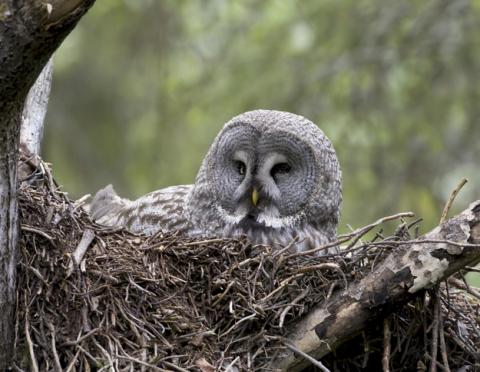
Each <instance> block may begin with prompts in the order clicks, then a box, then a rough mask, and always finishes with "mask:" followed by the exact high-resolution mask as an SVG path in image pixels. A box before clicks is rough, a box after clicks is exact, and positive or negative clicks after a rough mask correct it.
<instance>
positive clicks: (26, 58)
mask: <svg viewBox="0 0 480 372" xmlns="http://www.w3.org/2000/svg"><path fill="white" fill-rule="evenodd" d="M93 3H94V0H81V1H80V0H63V1H62V0H50V1H48V0H46V1H36V0H0V40H1V42H0V61H1V65H0V370H2V371H3V370H5V369H6V368H7V367H8V365H9V361H10V358H11V356H12V349H13V336H14V334H13V325H14V322H13V320H14V309H15V275H16V272H15V266H16V245H17V241H18V217H17V200H16V186H17V158H18V147H19V137H20V123H21V120H22V111H23V106H24V102H25V100H26V97H27V93H28V91H29V90H30V87H31V86H32V84H33V83H34V81H35V80H36V78H37V76H38V75H39V73H40V71H41V70H42V69H43V67H44V66H45V64H46V63H47V61H48V60H49V59H50V57H51V55H52V53H53V52H54V51H55V50H56V49H57V48H58V46H59V45H60V43H61V42H62V41H63V39H64V38H65V36H66V35H67V34H68V33H69V32H70V31H71V30H72V29H73V28H74V27H75V25H76V23H77V22H78V20H79V19H80V18H81V17H82V15H83V14H85V12H86V11H87V10H88V9H89V7H90V6H91V5H92V4H93Z"/></svg>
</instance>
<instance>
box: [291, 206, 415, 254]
mask: <svg viewBox="0 0 480 372" xmlns="http://www.w3.org/2000/svg"><path fill="white" fill-rule="evenodd" d="M414 216H415V214H414V213H413V212H402V213H397V214H394V215H391V216H387V217H383V218H379V219H378V220H376V221H375V222H373V223H371V224H370V225H367V226H364V227H361V228H359V229H357V230H355V231H353V232H351V233H348V234H345V235H340V236H339V238H338V239H337V240H336V241H335V242H332V243H328V244H325V245H322V246H320V247H317V248H313V249H310V250H308V251H303V252H298V253H294V254H291V255H289V256H287V257H288V258H292V257H299V256H307V255H311V254H313V253H317V252H319V251H323V250H326V249H328V248H332V247H335V246H338V245H340V244H342V243H345V242H347V241H349V240H350V239H351V238H353V237H357V236H360V237H361V236H362V235H364V234H365V233H366V232H368V231H370V230H371V229H373V228H374V227H376V226H378V225H381V224H382V223H385V222H388V221H392V220H396V219H398V218H404V217H414Z"/></svg>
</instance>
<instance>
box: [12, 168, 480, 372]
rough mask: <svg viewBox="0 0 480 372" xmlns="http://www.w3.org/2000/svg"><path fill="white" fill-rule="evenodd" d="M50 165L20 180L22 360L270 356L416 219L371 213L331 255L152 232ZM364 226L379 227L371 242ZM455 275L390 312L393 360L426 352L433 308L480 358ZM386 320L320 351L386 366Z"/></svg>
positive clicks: (343, 365)
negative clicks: (386, 221) (115, 226)
mask: <svg viewBox="0 0 480 372" xmlns="http://www.w3.org/2000/svg"><path fill="white" fill-rule="evenodd" d="M41 168H42V172H40V173H41V174H40V177H38V176H37V177H34V178H31V179H30V181H31V182H30V183H32V180H34V179H35V180H34V183H35V187H32V186H29V183H28V182H23V183H22V186H21V187H20V193H19V203H20V212H21V229H22V234H21V240H20V257H19V265H18V294H17V299H18V300H17V301H18V303H17V319H16V330H17V337H16V343H15V364H14V367H15V368H16V369H23V370H40V371H48V370H56V371H59V370H68V371H89V370H97V371H100V370H112V368H113V369H114V370H119V371H133V370H142V369H143V370H153V371H165V370H170V371H190V370H195V371H199V370H201V371H203V372H210V371H215V370H225V369H228V368H229V367H232V368H233V367H235V368H236V370H252V371H253V370H269V363H270V362H271V360H272V358H274V357H275V356H276V355H277V353H279V352H281V351H282V350H283V349H284V347H285V346H284V345H283V344H282V336H283V335H287V334H288V326H289V325H290V324H292V322H294V321H295V320H298V319H299V318H300V317H301V316H302V315H304V314H306V313H308V311H309V310H310V309H311V308H312V307H313V306H315V305H316V304H319V303H322V302H323V301H325V300H327V299H328V298H329V297H330V296H331V295H332V293H334V292H335V291H342V290H344V289H345V288H346V287H348V285H349V283H351V282H353V281H357V280H359V279H360V278H362V277H364V276H365V275H367V274H368V273H369V272H370V271H371V270H372V267H374V266H375V265H377V264H378V263H379V262H381V260H382V259H383V258H384V257H385V256H386V255H387V254H388V253H389V250H390V249H394V247H395V246H394V245H393V246H389V245H387V244H385V241H389V242H398V241H401V240H408V239H411V238H412V235H414V232H413V230H414V229H415V228H416V223H415V222H413V223H410V225H408V224H407V223H406V222H405V221H403V220H400V222H399V227H398V228H397V229H396V232H395V233H394V234H393V235H392V236H389V237H384V236H382V234H381V230H380V229H381V226H379V227H377V226H376V225H375V224H373V225H370V226H367V227H366V228H364V229H359V230H356V232H354V233H352V234H350V235H348V236H346V237H344V238H343V243H344V244H345V245H344V248H345V247H346V248H347V249H344V250H343V251H342V252H341V253H338V254H329V255H326V256H318V255H316V254H305V255H297V254H295V253H294V252H292V251H291V250H290V249H288V247H286V248H285V249H282V250H279V249H275V250H274V249H272V248H270V247H264V246H258V245H257V246H255V245H252V244H251V243H249V242H248V241H247V240H244V239H214V238H212V239H209V240H193V239H189V238H185V237H182V236H180V235H177V234H168V235H157V236H153V237H148V238H146V237H141V236H136V235H133V234H130V233H128V232H126V231H123V230H116V231H114V230H111V229H106V228H104V227H102V226H98V225H96V224H94V223H93V222H92V221H91V220H90V218H89V216H88V215H87V213H85V211H84V210H83V209H82V207H81V203H77V204H76V203H75V202H74V201H71V200H70V199H69V198H68V196H67V195H66V194H64V193H62V192H61V191H59V189H58V187H56V185H55V183H54V181H53V179H52V178H51V176H50V173H49V171H48V170H47V169H46V168H45V167H44V166H42V167H41ZM371 230H372V231H373V230H375V231H377V233H376V234H373V233H372V231H371ZM367 232H370V234H371V235H374V237H373V240H372V241H370V242H363V241H362V239H361V238H362V236H363V235H365V233H367ZM378 242H383V243H384V244H376V243H378ZM447 289H448V288H447V287H446V286H445V285H443V286H441V289H440V291H439V292H437V293H439V296H437V295H434V294H432V293H433V292H432V293H428V292H427V293H425V295H424V296H421V297H419V298H418V299H417V300H415V301H413V302H411V303H409V304H407V305H406V306H404V307H403V308H400V309H398V310H397V311H396V312H395V313H393V314H392V315H390V317H389V318H388V322H389V323H388V324H389V326H388V328H389V331H390V332H391V350H389V359H390V370H391V371H406V370H417V369H418V370H424V369H423V368H424V366H428V365H429V364H430V359H431V355H430V354H431V344H432V336H431V334H432V329H433V328H434V323H435V321H436V322H437V323H438V321H440V322H441V323H440V328H441V329H442V330H443V332H440V335H441V336H442V334H443V337H440V341H442V339H444V340H445V343H444V345H440V346H439V348H440V351H448V359H449V366H450V368H453V369H456V368H461V367H464V366H471V368H472V369H471V370H473V368H474V367H473V366H474V365H475V363H476V362H477V363H478V359H477V358H478V357H479V353H480V331H479V329H480V316H479V312H480V305H479V302H478V300H476V299H475V298H474V297H470V296H467V295H466V294H465V292H463V291H458V290H455V289H453V288H452V287H450V288H449V290H448V291H447ZM435 304H437V309H438V306H439V305H440V308H441V311H440V312H439V313H440V315H441V316H440V317H438V315H437V316H435V313H436V312H435ZM380 323H381V321H379V325H378V326H375V325H373V326H372V327H371V329H368V330H366V331H365V333H364V334H363V335H360V336H359V337H357V338H355V339H353V340H352V341H350V342H348V343H347V344H346V345H344V346H343V347H341V348H340V349H338V350H336V351H335V352H334V353H332V354H331V355H329V356H327V357H325V358H324V359H323V360H322V362H323V364H324V365H326V366H327V367H328V368H329V369H331V370H335V371H357V370H381V368H382V367H381V366H382V364H381V359H382V355H384V354H385V350H384V348H385V345H384V341H383V326H382V324H380ZM439 344H442V342H439ZM440 354H441V353H440V352H439V355H440ZM429 358H430V359H429ZM437 359H438V362H437V363H438V364H439V365H440V366H442V367H444V366H443V364H442V363H443V362H442V359H441V357H440V356H439V357H438V358H437ZM477 366H478V364H477ZM230 370H232V369H230ZM466 370H467V369H466Z"/></svg>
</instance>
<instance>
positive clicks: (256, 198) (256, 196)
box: [252, 188, 258, 207]
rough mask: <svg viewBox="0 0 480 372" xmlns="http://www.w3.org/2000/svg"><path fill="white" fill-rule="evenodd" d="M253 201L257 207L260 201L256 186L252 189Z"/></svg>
mask: <svg viewBox="0 0 480 372" xmlns="http://www.w3.org/2000/svg"><path fill="white" fill-rule="evenodd" d="M252 203H253V206H254V207H256V206H257V203H258V191H257V189H255V188H254V189H253V191H252Z"/></svg>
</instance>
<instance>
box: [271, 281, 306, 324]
mask: <svg viewBox="0 0 480 372" xmlns="http://www.w3.org/2000/svg"><path fill="white" fill-rule="evenodd" d="M308 292H310V287H307V288H306V289H305V290H304V291H303V292H302V293H300V294H299V295H298V296H297V297H295V299H294V300H293V301H292V302H291V303H290V304H289V305H288V306H287V307H286V308H285V309H283V311H282V313H281V314H280V321H279V322H278V327H279V328H283V323H284V321H285V317H286V316H287V314H288V312H289V311H290V309H291V308H292V307H293V306H295V305H296V304H297V303H299V302H300V300H302V299H303V298H304V297H305V296H306V295H307V294H308Z"/></svg>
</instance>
